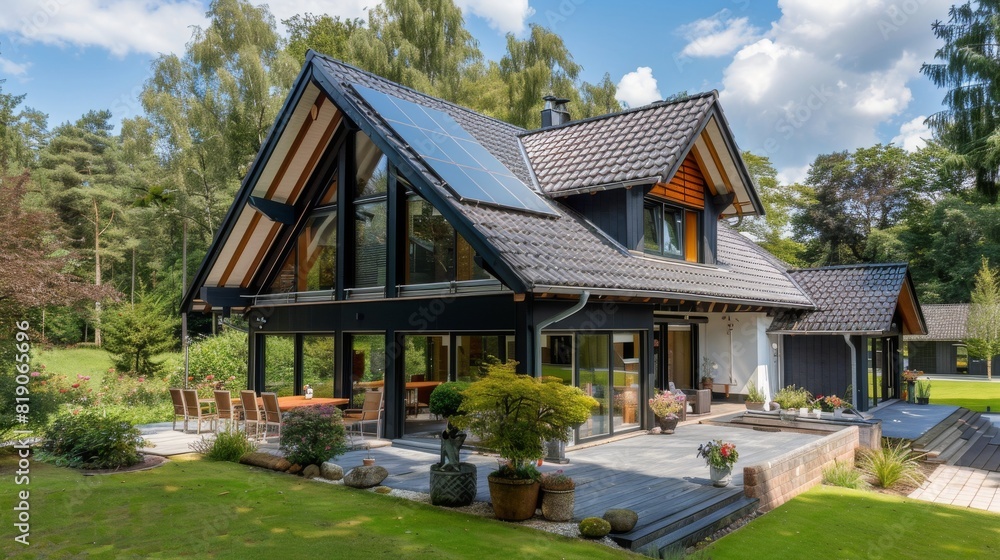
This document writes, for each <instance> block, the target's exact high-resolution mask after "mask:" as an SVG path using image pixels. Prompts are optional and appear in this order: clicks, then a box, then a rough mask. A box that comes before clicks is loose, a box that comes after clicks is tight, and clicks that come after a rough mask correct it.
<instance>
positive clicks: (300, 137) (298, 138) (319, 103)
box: [264, 94, 326, 200]
mask: <svg viewBox="0 0 1000 560" xmlns="http://www.w3.org/2000/svg"><path fill="white" fill-rule="evenodd" d="M324 101H326V96H325V95H323V94H320V96H319V99H317V100H316V104H315V105H313V106H314V107H316V108H317V110H318V109H320V108H322V107H323V102H324ZM313 122H315V121H313V120H312V119H306V122H304V123H302V128H300V129H299V133H298V134H296V135H295V140H293V141H292V145H291V146H290V147H289V148H288V154H291V155H294V154H295V153H296V152H298V151H299V146H301V145H302V142H303V141H304V140H305V139H306V134H307V133H308V132H309V128H310V127H311V126H312V123H313ZM292 159H293V158H292V157H290V156H285V160H284V161H282V162H281V166H279V167H278V171H277V173H275V174H274V180H273V181H271V186H270V187H268V189H267V194H265V195H264V198H266V199H268V200H270V199H271V197H272V196H274V193H275V191H277V190H278V185H280V184H281V180H282V179H284V178H285V172H286V171H288V166H289V165H291V164H292Z"/></svg>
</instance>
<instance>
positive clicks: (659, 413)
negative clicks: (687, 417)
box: [649, 391, 687, 434]
mask: <svg viewBox="0 0 1000 560" xmlns="http://www.w3.org/2000/svg"><path fill="white" fill-rule="evenodd" d="M686 398H687V397H685V395H684V393H671V392H670V391H657V392H656V396H655V397H653V398H651V399H649V409H650V410H652V411H653V414H655V415H656V421H657V423H659V425H660V433H661V434H672V433H674V430H675V429H677V422H678V421H679V420H680V413H681V411H682V410H684V407H685V406H686V405H687V401H686Z"/></svg>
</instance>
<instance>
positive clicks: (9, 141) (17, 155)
mask: <svg viewBox="0 0 1000 560" xmlns="http://www.w3.org/2000/svg"><path fill="white" fill-rule="evenodd" d="M6 81H7V80H0V86H2V85H3V83H4V82H6ZM23 101H24V95H23V94H22V95H11V94H9V93H4V92H3V88H0V180H2V178H3V177H6V176H8V175H19V174H20V173H21V172H22V171H24V170H25V169H26V168H28V167H30V166H32V165H33V164H34V163H35V158H36V156H37V153H38V149H39V148H41V147H42V146H43V145H44V144H45V138H46V130H45V129H46V120H47V117H46V115H45V114H44V113H42V112H41V111H37V110H35V109H32V108H30V107H25V108H23V109H20V110H18V107H19V106H20V105H21V103H22V102H23Z"/></svg>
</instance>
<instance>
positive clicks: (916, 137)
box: [892, 115, 934, 152]
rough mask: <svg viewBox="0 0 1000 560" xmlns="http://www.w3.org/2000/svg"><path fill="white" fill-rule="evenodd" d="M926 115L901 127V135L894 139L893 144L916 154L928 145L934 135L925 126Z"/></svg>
mask: <svg viewBox="0 0 1000 560" xmlns="http://www.w3.org/2000/svg"><path fill="white" fill-rule="evenodd" d="M925 120H927V116H926V115H920V116H919V117H917V118H915V119H912V120H909V121H906V122H905V123H903V124H902V125H901V126H900V127H899V134H897V135H896V136H894V137H893V138H892V143H893V144H896V145H897V146H900V147H902V148H903V149H904V150H906V151H907V152H915V151H917V150H919V149H920V148H923V147H924V146H925V145H926V144H927V139H928V138H932V137H933V136H934V133H933V132H931V129H930V128H929V127H928V126H927V125H926V124H924V121H925Z"/></svg>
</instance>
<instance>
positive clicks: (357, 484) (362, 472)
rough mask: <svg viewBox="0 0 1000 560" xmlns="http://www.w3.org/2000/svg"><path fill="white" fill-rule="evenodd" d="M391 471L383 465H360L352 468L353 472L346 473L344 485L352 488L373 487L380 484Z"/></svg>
mask: <svg viewBox="0 0 1000 560" xmlns="http://www.w3.org/2000/svg"><path fill="white" fill-rule="evenodd" d="M387 476H389V471H387V470H385V467H383V466H381V465H372V466H370V467H369V466H364V465H362V466H360V467H354V468H353V469H351V472H349V473H347V474H346V475H344V486H350V487H351V488H371V487H373V486H378V485H379V484H381V483H382V481H383V480H385V479H386V477H387Z"/></svg>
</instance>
